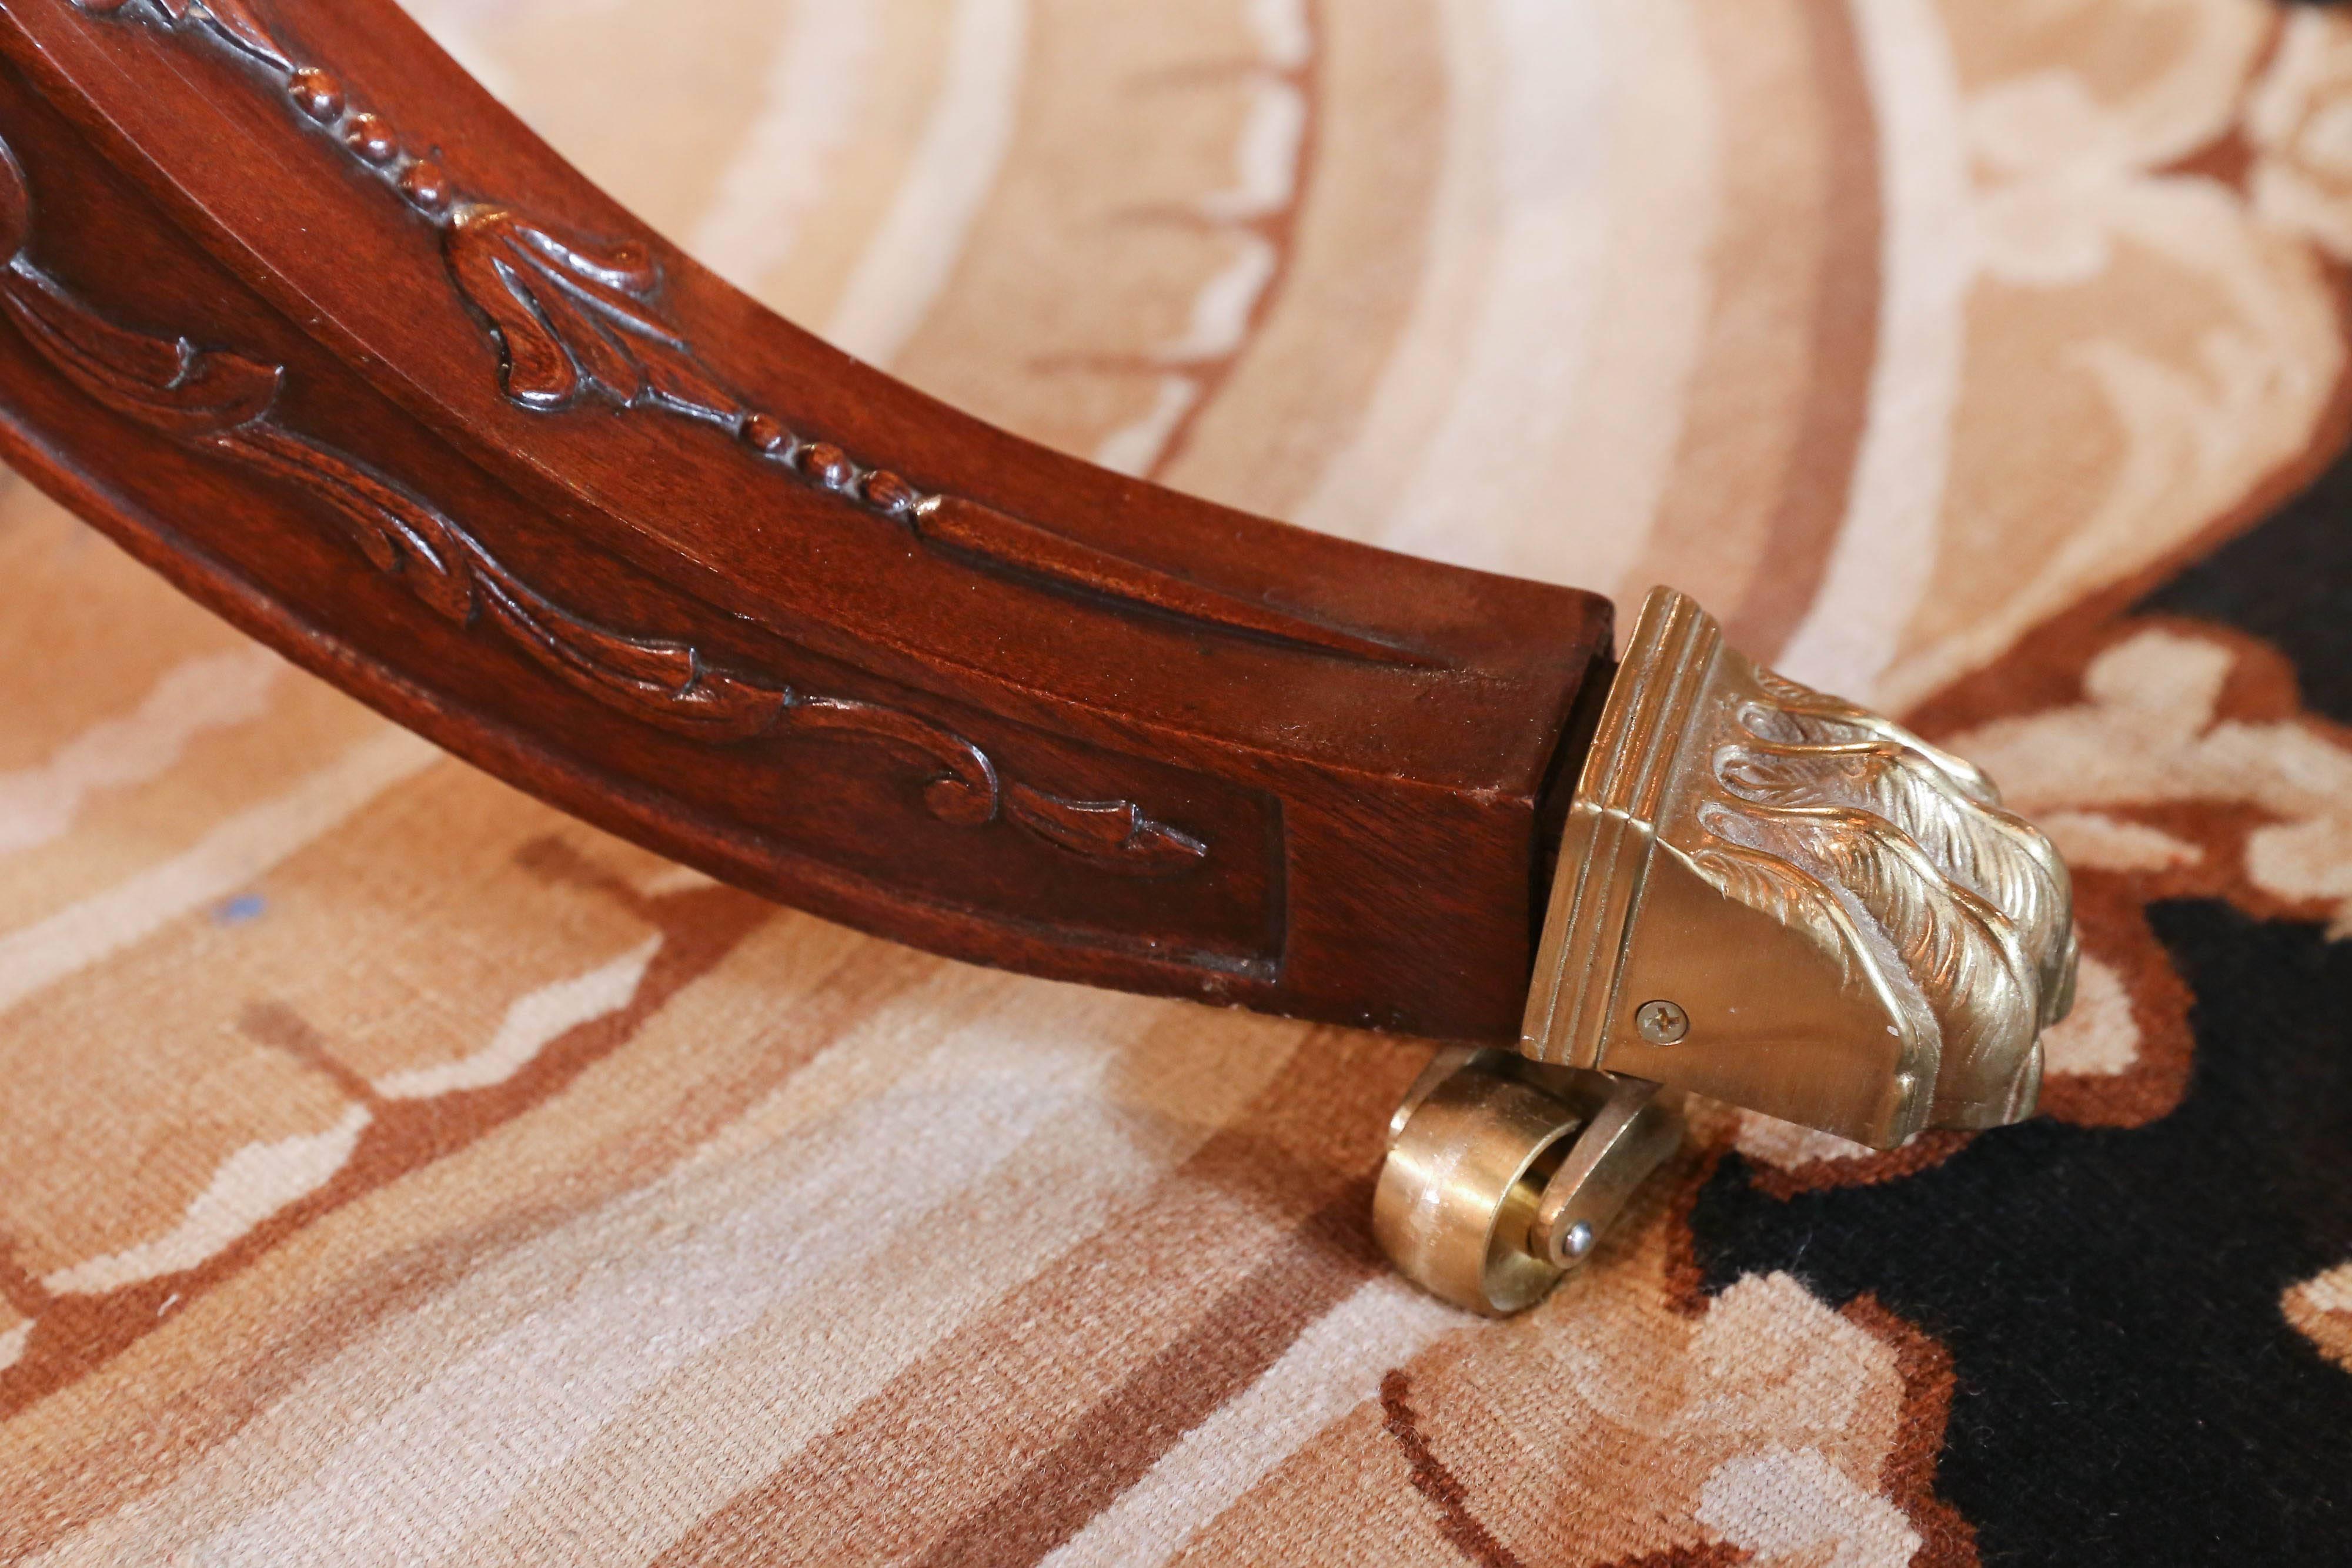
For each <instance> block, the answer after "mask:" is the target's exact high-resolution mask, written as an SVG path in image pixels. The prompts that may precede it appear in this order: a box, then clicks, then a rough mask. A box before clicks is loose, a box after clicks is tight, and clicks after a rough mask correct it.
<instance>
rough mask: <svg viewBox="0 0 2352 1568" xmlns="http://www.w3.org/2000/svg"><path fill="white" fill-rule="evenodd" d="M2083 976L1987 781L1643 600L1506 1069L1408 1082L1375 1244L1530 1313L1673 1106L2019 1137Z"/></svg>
mask: <svg viewBox="0 0 2352 1568" xmlns="http://www.w3.org/2000/svg"><path fill="white" fill-rule="evenodd" d="M2074 966H2075V943H2074V922H2073V914H2072V900H2071V896H2070V890H2069V884H2068V880H2067V875H2066V868H2065V865H2064V863H2063V862H2061V861H2060V860H2059V858H2058V855H2057V852H2055V851H2054V850H2053V848H2052V847H2051V845H2050V842H2049V841H2048V840H2047V839H2045V838H2043V837H2042V835H2041V834H2040V833H2039V832H2037V831H2034V830H2033V829H2032V827H2030V826H2028V825H2027V824H2026V823H2025V822H2024V821H2021V819H2019V818H2018V817H2016V816H2015V815H2013V814H2011V813H2010V812H2008V811H2005V810H2002V809H2001V807H2000V794H1999V792H1998V791H1997V790H1996V789H1994V788H1993V785H1992V783H1991V781H1990V779H1986V778H1985V777H1984V775H1983V774H1982V773H1980V772H1979V771H1978V770H1977V769H1976V768H1972V767H1970V766H1969V764H1968V763H1966V762H1964V761H1962V760H1960V759H1959V758H1955V757H1953V756H1951V755H1949V754H1948V753H1946V752H1943V751H1940V750H1938V749H1937V748H1936V747H1933V746H1930V745H1929V744H1927V742H1926V741H1924V740H1922V739H1920V738H1919V737H1917V736H1915V735H1913V734H1911V733H1910V732H1909V731H1907V730H1906V729H1904V728H1902V727H1899V726H1897V725H1895V724H1893V723H1890V722H1889V721H1887V720H1886V719H1884V718H1881V717H1879V716H1877V715H1875V714H1872V713H1869V712H1867V711H1865V710H1864V709H1862V708H1858V707H1855V706H1853V705H1852V704H1849V703H1845V702H1841V701H1839V700H1838V699H1836V698H1834V697H1827V696H1823V695H1821V694H1820V693H1818V692H1813V691H1811V690H1808V689H1807V688H1805V687H1803V686H1801V685H1798V684H1797V683H1795V682H1793V681H1790V680H1788V679H1786V678H1785V677H1783V676H1780V675H1778V674H1774V673H1773V672H1772V671H1770V670H1769V669H1766V668H1764V667H1763V666H1761V665H1759V664H1757V663H1756V662H1755V661H1753V660H1751V659H1749V658H1748V657H1746V656H1745V655H1743V654H1741V653H1738V652H1736V651H1734V650H1733V649H1731V648H1728V647H1727V646H1726V645H1725V643H1724V641H1723V633H1722V629H1721V628H1720V627H1719V626H1717V624H1716V622H1715V620H1714V618H1713V617H1711V616H1709V615H1708V614H1707V613H1706V612H1705V611H1703V610H1701V609H1700V608H1699V607H1698V606H1697V605H1696V603H1694V602H1693V601H1691V600H1690V599H1688V598H1687V597H1685V595H1683V594H1680V593H1677V592H1675V591H1673V590H1671V589H1664V588H1661V589H1657V590H1654V591H1652V593H1651V595H1650V597H1649V601H1648V602H1647V603H1646V604H1645V605H1644V606H1643V611H1642V616H1641V620H1640V622H1638V623H1637V624H1636V625H1635V627H1634V630H1633V642H1632V643H1631V645H1630V646H1629V648H1628V649H1627V652H1626V655H1625V660H1624V663H1623V664H1622V667H1621V668H1620V669H1619V671H1618V673H1617V675H1616V679H1615V683H1614V685H1612V688H1611V690H1610V694H1609V698H1608V702H1607V705H1606V706H1605V707H1604V708H1603V709H1602V712H1601V725H1600V729H1599V731H1598V733H1597V734H1596V735H1595V737H1594V738H1593V742H1592V747H1591V750H1590V751H1589V752H1588V753H1587V754H1586V758H1585V761H1584V768H1583V772H1582V775H1581V777H1580V779H1579V780H1578V782H1577V787H1576V794H1575V797H1574V799H1573V800H1572V802H1571V804H1570V810H1569V826H1568V831H1567V833H1566V836H1565V838H1564V839H1563V841H1562V843H1561V847H1560V857H1559V871H1558V872H1557V873H1556V875H1555V878H1554V881H1553V884H1552V893H1551V903H1550V906H1549V914H1548V915H1547V918H1546V922H1545V926H1544V935H1543V940H1542V943H1541V945H1540V946H1539V947H1538V950H1537V956H1536V971H1535V984H1534V988H1533V989H1532V990H1531V991H1530V993H1529V995H1528V1011H1527V1021H1526V1024H1525V1026H1524V1028H1523V1029H1522V1030H1521V1033H1520V1039H1519V1055H1518V1056H1517V1057H1516V1058H1514V1057H1512V1056H1509V1055H1507V1054H1506V1053H1503V1052H1498V1051H1479V1052H1475V1053H1473V1052H1447V1053H1442V1054H1441V1055H1440V1056H1439V1058H1438V1059H1436V1060H1435V1061H1433V1062H1432V1064H1431V1069H1430V1071H1429V1072H1428V1073H1425V1074H1424V1075H1423V1080H1422V1081H1421V1082H1418V1083H1416V1084H1415V1085H1414V1087H1413V1090H1412V1093H1411V1094H1409V1095H1408V1096H1407V1098H1406V1101H1405V1103H1404V1104H1403V1105H1402V1106H1401V1107H1399V1109H1398V1112H1397V1115H1396V1118H1395V1120H1394V1121H1393V1122H1392V1123H1391V1130H1390V1154H1389V1157H1388V1161H1387V1164H1386V1165H1385V1166H1383V1167H1382V1170H1381V1181H1380V1186H1379V1188H1378V1191H1377V1196H1376V1197H1375V1199H1374V1213H1375V1226H1376V1228H1377V1230H1378V1232H1379V1235H1380V1238H1381V1244H1382V1245H1383V1246H1384V1247H1386V1248H1387V1249H1388V1252H1389V1256H1390V1257H1391V1259H1392V1260H1395V1262H1396V1264H1397V1266H1398V1267H1399V1268H1400V1269H1402V1270H1403V1271H1404V1272H1405V1273H1407V1274H1408V1275H1410V1276H1412V1278H1413V1279H1414V1280H1416V1281H1419V1282H1420V1283H1421V1284H1423V1286H1425V1287H1427V1288H1428V1289H1429V1290H1431V1291H1433V1292H1435V1293H1436V1294H1438V1295H1440V1296H1443V1297H1444V1298H1445V1299H1446V1300H1448V1301H1454V1302H1455V1303H1456V1304H1458V1305H1462V1306H1465V1307H1469V1308H1472V1309H1474V1310H1475V1311H1479V1312H1510V1311H1514V1310H1517V1308H1518V1307H1521V1306H1524V1305H1526V1304H1528V1301H1532V1300H1533V1299H1535V1297H1536V1296H1538V1295H1540V1294H1541V1292H1542V1291H1543V1290H1544V1289H1545V1288H1548V1287H1549V1283H1550V1281H1552V1280H1553V1279H1556V1278H1557V1277H1558V1276H1559V1273H1560V1272H1561V1271H1563V1270H1567V1269H1570V1268H1573V1267H1575V1266H1576V1265H1578V1264H1579V1263H1580V1262H1582V1261H1583V1260H1584V1258H1585V1257H1586V1256H1588V1255H1589V1254H1590V1252H1591V1242H1592V1240H1593V1239H1594V1237H1595V1236H1596V1235H1597V1233H1598V1232H1599V1231H1600V1229H1601V1228H1603V1227H1604V1226H1605V1225H1606V1223H1607V1221H1608V1220H1609V1219H1610V1218H1613V1217H1614V1216H1615V1213H1616V1211H1617V1208H1618V1207H1620V1206H1621V1205H1622V1202H1623V1200H1624V1197H1625V1196H1626V1195H1627V1194H1628V1193H1629V1192H1630V1191H1631V1190H1632V1188H1633V1186H1634V1185H1635V1184H1636V1183H1638V1181H1639V1180H1640V1179H1641V1178H1642V1176H1644V1175H1646V1174H1647V1173H1648V1172H1649V1170H1650V1169H1652V1168H1653V1167H1654V1166H1656V1165H1657V1164H1658V1163H1659V1162H1660V1161H1662V1160H1663V1159H1664V1158H1665V1156H1666V1155H1669V1154H1670V1153H1672V1151H1673V1148H1674V1146H1675V1134H1674V1133H1673V1131H1672V1127H1673V1110H1672V1104H1673V1102H1674V1101H1675V1100H1676V1099H1678V1098H1679V1097H1680V1096H1681V1095H1682V1094H1683V1093H1685V1092H1692V1093H1699V1094H1705V1095H1706V1096H1708V1097H1710V1098H1712V1099H1716V1100H1720V1101H1723V1102H1726V1103H1730V1104H1733V1105H1738V1106H1741V1107H1744V1108H1746V1109H1748V1110H1752V1111H1760V1112H1763V1113H1767V1114H1769V1115H1773V1116H1778V1117H1780V1118H1782V1119H1784V1120H1787V1121H1790V1122H1796V1123H1800V1124H1803V1125H1805V1126H1808V1127H1812V1128H1816V1129H1818V1130H1820V1131H1822V1132H1826V1133H1832V1134H1836V1135H1838V1136H1840V1137H1843V1138H1848V1139H1851V1140H1853V1141H1854V1142H1856V1143H1860V1144H1866V1145H1870V1146H1871V1147H1873V1148H1879V1149H1886V1148H1892V1147H1894V1146H1895V1145H1899V1144H1901V1143H1903V1142H1905V1141H1906V1139H1909V1138H1911V1137H1913V1136H1915V1135H1916V1134H1918V1133H1920V1132H1922V1131H1924V1130H1925V1129H1927V1128H1929V1127H1953V1128H1979V1127H1993V1126H2000V1125H2002V1124H2007V1123H2011V1122H2015V1121H2019V1120H2021V1119H2022V1118H2023V1117H2026V1116H2029V1115H2031V1114H2032V1113H2033V1108H2034V1103H2035V1101H2036V1100H2037V1098H2038V1097H2039V1094H2040V1092H2041V1084H2042V1047H2041V1038H2040V1037H2041V1032H2042V1029H2043V1028H2044V1027H2045V1026H2047V1025H2049V1024H2052V1023H2054V1022H2056V1021H2057V1020H2058V1019H2060V1018H2062V1017H2063V1016H2064V1014H2065V1012H2066V1009H2067V1008H2068V1007H2069V1005H2070V1004H2071V1003H2072V1001H2073V999H2074ZM1662 1091H1663V1092H1662ZM1577 1225H1584V1226H1587V1227H1588V1228H1587V1229H1586V1230H1585V1231H1584V1232H1583V1233H1582V1237H1581V1240H1582V1243H1583V1244H1582V1245H1581V1246H1577V1245H1572V1244H1571V1239H1572V1238H1574V1236H1575V1230H1574V1228H1575V1227H1576V1226H1577Z"/></svg>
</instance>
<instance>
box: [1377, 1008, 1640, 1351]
mask: <svg viewBox="0 0 2352 1568" xmlns="http://www.w3.org/2000/svg"><path fill="white" fill-rule="evenodd" d="M1669 1098H1670V1097H1664V1096H1661V1094H1660V1093H1659V1089H1658V1085H1656V1084H1654V1083H1651V1082H1644V1081H1643V1080H1641V1079H1634V1078H1622V1077H1618V1076H1616V1075H1614V1074H1612V1073H1606V1072H1596V1071H1586V1070H1582V1069H1577V1068H1562V1067H1552V1066H1548V1065H1546V1064H1544V1063H1541V1062H1536V1061H1528V1060H1527V1059H1526V1058H1525V1057H1521V1056H1517V1055H1516V1054H1514V1053H1512V1052H1509V1051H1473V1050H1466V1049H1459V1050H1453V1051H1441V1052H1439V1053H1438V1055H1437V1056H1436V1057H1435V1058H1434V1059H1433V1061H1431V1062H1430V1064H1429V1067H1428V1068H1427V1070H1426V1071H1423V1073H1422V1075H1421V1077H1420V1079H1419V1080H1418V1081H1417V1082H1415V1083H1414V1084H1413V1086H1412V1091H1411V1092H1409V1093H1407V1094H1406V1096H1405V1099H1404V1103H1402V1104H1401V1105H1399V1106H1398V1107H1397V1111H1396V1114H1395V1115H1394V1116H1393V1117H1392V1118H1391V1120H1390V1123H1389V1155H1388V1159H1387V1162H1386V1163H1385V1164H1383V1165H1382V1166H1381V1178H1380V1185H1379V1186H1378V1187H1377V1189H1376V1190H1375V1191H1374V1193H1373V1197H1372V1230H1373V1233H1374V1234H1375V1235H1376V1236H1378V1237H1379V1238H1380V1242H1381V1247H1382V1248H1383V1249H1386V1250H1387V1252H1388V1255H1389V1258H1390V1259H1391V1261H1393V1262H1394V1263H1395V1264H1396V1266H1397V1268H1398V1269H1399V1270H1402V1272H1403V1273H1404V1274H1405V1275H1406V1277H1407V1278H1409V1279H1411V1280H1412V1281H1414V1282H1415V1283H1417V1284H1419V1285H1420V1286H1421V1287H1422V1288H1423V1289H1424V1290H1426V1291H1429V1292H1430V1293H1432V1294H1433V1295H1435V1296H1438V1297H1441V1298H1443V1299H1444V1300H1445V1301H1451V1302H1453V1303H1454V1305H1456V1306H1460V1307H1466V1308H1468V1309H1469V1310H1471V1311H1472V1312H1483V1313H1486V1314H1488V1315H1492V1316H1499V1315H1502V1314H1505V1313H1508V1312H1517V1311H1519V1310H1521V1309H1522V1308H1524V1307H1528V1306H1531V1305H1533V1304H1534V1303H1535V1302H1536V1301H1538V1300H1540V1299H1541V1298H1542V1297H1543V1295H1544V1293H1545V1292H1546V1291H1549V1290H1550V1289H1551V1287H1552V1286H1553V1284H1554V1283H1555V1282H1556V1281H1558V1280H1559V1277H1560V1275H1561V1274H1562V1273H1564V1272H1566V1271H1567V1270H1570V1269H1573V1268H1576V1267H1577V1266H1578V1265H1580V1264H1581V1263H1582V1262H1583V1261H1584V1260H1585V1259H1586V1258H1588V1257H1590V1256H1591V1253H1592V1249H1593V1248H1594V1246H1595V1245H1596V1244H1597V1243H1598V1241H1599V1239H1600V1238H1601V1234H1602V1232H1603V1231H1605V1230H1606V1229H1607V1228H1608V1227H1609V1224H1610V1222H1611V1221H1612V1220H1613V1219H1615V1218H1616V1217H1617V1213H1618V1211H1619V1210H1620V1209H1621V1208H1622V1207H1624V1205H1625V1200H1626V1198H1627V1197H1630V1196H1632V1194H1633V1189H1634V1188H1635V1187H1636V1186H1640V1185H1641V1183H1642V1181H1643V1178H1644V1177H1646V1176H1648V1175H1649V1174H1650V1173H1651V1172H1652V1171H1653V1170H1654V1169H1656V1168H1657V1166H1658V1165H1659V1164H1660V1162H1662V1161H1664V1159H1665V1157H1666V1156H1667V1155H1670V1154H1672V1153H1673V1152H1674V1150H1675V1147H1676V1146H1677V1145H1679V1144H1680V1143H1681V1141H1682V1122H1681V1118H1680V1117H1679V1116H1677V1115H1676V1114H1675V1111H1674V1109H1673V1107H1672V1105H1671V1104H1670V1103H1668V1101H1669Z"/></svg>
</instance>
